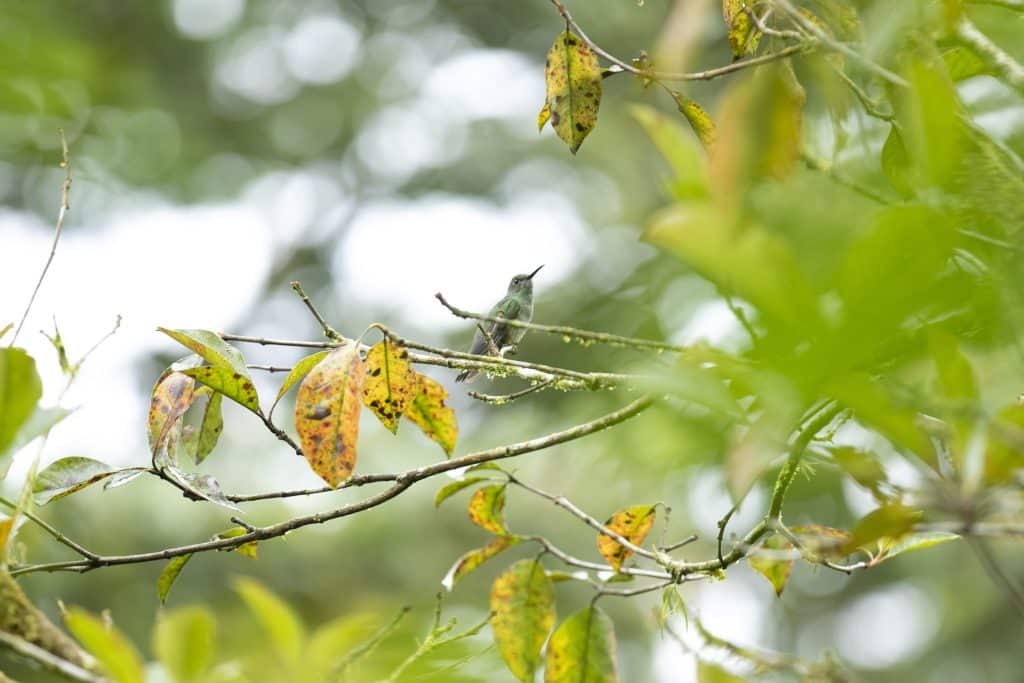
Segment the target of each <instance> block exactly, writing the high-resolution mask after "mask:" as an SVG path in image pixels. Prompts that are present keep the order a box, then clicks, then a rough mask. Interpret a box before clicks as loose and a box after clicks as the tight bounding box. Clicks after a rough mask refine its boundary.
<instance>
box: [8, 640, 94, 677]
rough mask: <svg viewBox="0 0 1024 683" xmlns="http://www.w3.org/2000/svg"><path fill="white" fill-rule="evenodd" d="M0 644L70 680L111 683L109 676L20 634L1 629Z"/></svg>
mask: <svg viewBox="0 0 1024 683" xmlns="http://www.w3.org/2000/svg"><path fill="white" fill-rule="evenodd" d="M0 644H2V645H4V646H5V647H7V648H9V649H10V650H12V651H13V652H16V653H18V654H19V655H21V656H22V657H27V658H28V659H31V660H32V661H34V662H36V663H38V664H39V665H40V666H42V667H43V668H44V669H47V670H49V671H52V672H54V673H56V674H59V675H61V676H63V677H64V678H67V679H69V680H72V681H82V683H111V681H110V679H109V678H105V677H104V676H100V675H99V674H95V673H93V672H91V671H89V670H88V669H83V668H82V667H80V666H78V665H77V664H73V663H71V662H69V661H68V660H66V659H64V658H62V657H58V656H57V655H55V654H53V653H52V652H50V651H49V650H44V649H43V648H41V647H39V646H38V645H36V644H35V643H30V642H29V641H27V640H25V639H24V638H19V637H18V636H16V635H14V634H11V633H7V632H6V631H0Z"/></svg>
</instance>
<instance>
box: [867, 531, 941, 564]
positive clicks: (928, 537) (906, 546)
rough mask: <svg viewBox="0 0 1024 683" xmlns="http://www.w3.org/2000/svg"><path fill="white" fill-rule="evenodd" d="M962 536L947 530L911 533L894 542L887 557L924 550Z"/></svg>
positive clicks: (886, 551)
mask: <svg viewBox="0 0 1024 683" xmlns="http://www.w3.org/2000/svg"><path fill="white" fill-rule="evenodd" d="M959 538H960V536H959V535H957V534H953V533H949V532H947V531H925V532H921V533H919V534H911V535H909V536H907V537H906V538H904V539H903V540H902V541H899V542H897V543H893V544H892V545H891V546H889V547H888V548H886V550H885V559H886V560H891V559H892V558H894V557H896V556H897V555H902V554H903V553H907V552H910V551H911V550H923V549H924V548H931V547H932V546H935V545H939V544H941V543H948V542H949V541H955V540H958V539H959Z"/></svg>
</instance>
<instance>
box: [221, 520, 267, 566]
mask: <svg viewBox="0 0 1024 683" xmlns="http://www.w3.org/2000/svg"><path fill="white" fill-rule="evenodd" d="M247 533H249V531H248V530H247V529H243V528H242V527H240V526H236V527H233V528H231V529H228V530H227V531H222V532H220V533H219V534H217V535H216V536H214V538H217V539H220V538H236V537H238V536H242V535H244V534H247ZM256 547H257V543H256V541H249V542H248V543H243V544H242V545H240V546H238V547H237V548H234V549H233V550H234V551H235V552H236V553H239V554H241V555H245V556H246V557H248V558H249V559H251V560H255V559H256V556H257V549H256Z"/></svg>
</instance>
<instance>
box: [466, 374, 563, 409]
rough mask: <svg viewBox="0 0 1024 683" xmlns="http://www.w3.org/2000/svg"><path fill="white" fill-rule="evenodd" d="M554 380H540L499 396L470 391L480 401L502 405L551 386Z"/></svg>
mask: <svg viewBox="0 0 1024 683" xmlns="http://www.w3.org/2000/svg"><path fill="white" fill-rule="evenodd" d="M552 382H554V380H551V379H549V380H545V381H544V382H539V383H537V384H534V385H533V386H529V387H526V388H525V389H523V390H521V391H516V392H513V393H511V394H504V395H499V396H495V395H493V394H480V393H477V392H475V391H470V392H469V395H470V396H471V397H473V398H475V399H476V400H478V401H483V402H484V403H493V404H494V405H498V406H500V405H505V404H506V403H509V402H511V401H514V400H516V399H517V398H522V397H523V396H528V395H529V394H532V393H533V392H535V391H540V390H541V389H545V388H546V387H549V386H551V383H552Z"/></svg>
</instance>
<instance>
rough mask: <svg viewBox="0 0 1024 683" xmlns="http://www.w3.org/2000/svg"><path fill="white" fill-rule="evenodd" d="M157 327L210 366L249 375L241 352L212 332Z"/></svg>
mask: <svg viewBox="0 0 1024 683" xmlns="http://www.w3.org/2000/svg"><path fill="white" fill-rule="evenodd" d="M157 329H158V330H160V331H161V332H163V333H164V334H166V335H167V336H168V337H170V338H171V339H173V340H174V341H176V342H178V343H179V344H181V345H182V346H184V347H186V348H188V349H190V350H191V351H192V352H193V353H195V354H196V355H198V356H199V357H200V358H202V359H203V360H205V361H206V362H207V363H209V364H210V365H211V366H212V367H215V368H223V369H225V370H233V371H234V372H237V373H238V374H239V375H244V376H246V377H248V376H249V371H248V370H247V369H246V367H245V359H244V358H243V357H242V352H241V351H239V350H238V349H236V348H235V347H234V346H231V345H230V344H228V343H227V342H225V341H224V340H223V339H221V338H220V337H219V336H217V335H216V334H214V333H213V332H209V331H207V330H168V329H166V328H164V327H158V328H157Z"/></svg>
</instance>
